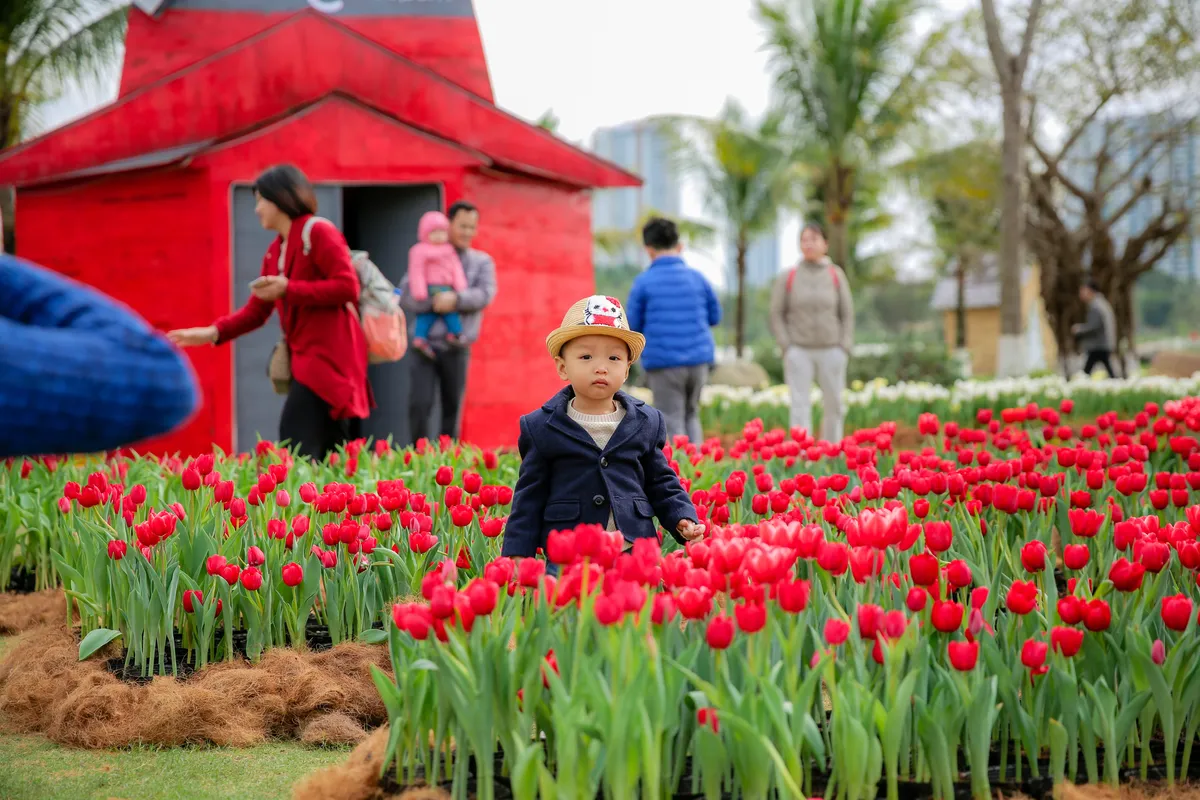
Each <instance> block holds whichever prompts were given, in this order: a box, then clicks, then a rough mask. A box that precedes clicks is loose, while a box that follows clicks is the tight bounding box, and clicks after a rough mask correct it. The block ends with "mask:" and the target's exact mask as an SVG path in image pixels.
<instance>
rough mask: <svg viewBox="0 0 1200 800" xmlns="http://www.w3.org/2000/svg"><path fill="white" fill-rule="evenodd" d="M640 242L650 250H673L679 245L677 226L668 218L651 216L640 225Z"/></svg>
mask: <svg viewBox="0 0 1200 800" xmlns="http://www.w3.org/2000/svg"><path fill="white" fill-rule="evenodd" d="M642 244H644V245H646V247H649V248H650V249H651V250H658V251H660V252H661V251H663V250H674V249H675V248H676V247H678V246H679V228H678V226H676V225H675V223H674V222H672V221H671V220H669V219H664V218H663V217H651V218H650V219H649V220H648V221H647V222H646V224H645V226H643V227H642Z"/></svg>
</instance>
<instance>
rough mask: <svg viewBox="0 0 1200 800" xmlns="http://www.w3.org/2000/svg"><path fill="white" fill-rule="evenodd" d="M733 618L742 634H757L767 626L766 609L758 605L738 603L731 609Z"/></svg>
mask: <svg viewBox="0 0 1200 800" xmlns="http://www.w3.org/2000/svg"><path fill="white" fill-rule="evenodd" d="M733 616H734V617H735V618H736V619H737V626H738V628H739V629H740V630H741V631H742V632H743V633H758V632H759V631H761V630H762V629H763V628H764V627H765V626H766V624H767V608H766V606H764V605H762V604H760V603H739V604H738V605H736V606H735V607H734V609H733Z"/></svg>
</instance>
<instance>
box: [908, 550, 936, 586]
mask: <svg viewBox="0 0 1200 800" xmlns="http://www.w3.org/2000/svg"><path fill="white" fill-rule="evenodd" d="M940 570H941V566H940V564H939V563H938V558H937V556H935V555H931V554H930V553H918V554H917V555H915V556H913V557H912V558H910V559H909V560H908V571H909V573H910V574H911V575H912V579H913V583H914V584H916V585H917V586H932V585H933V584H935V583H937V579H938V573H939V572H940Z"/></svg>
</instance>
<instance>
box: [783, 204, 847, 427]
mask: <svg viewBox="0 0 1200 800" xmlns="http://www.w3.org/2000/svg"><path fill="white" fill-rule="evenodd" d="M828 250H829V245H828V243H827V242H826V241H825V233H824V231H822V230H821V226H819V225H817V224H815V223H809V224H808V225H805V226H804V230H802V231H801V232H800V252H801V254H802V255H803V260H802V261H801V262H800V264H799V265H797V266H796V267H793V268H792V269H790V270H788V271H787V272H783V273H781V274H780V275H779V277H778V278H777V279H776V281H775V289H774V291H773V292H772V293H771V333H772V334H773V335H774V336H775V341H776V342H778V343H779V348H780V350H782V351H783V372H784V376H785V378H786V380H787V385H788V392H789V393H790V394H791V400H792V408H791V424H792V427H798V428H803V429H804V430H806V431H809V432H810V433H811V432H812V385H813V379H814V378H815V379H816V381H817V384H818V385H819V386H820V387H821V408H822V412H823V413H822V419H821V438H822V439H824V440H825V441H828V442H840V441H841V439H842V423H843V420H844V419H845V407H844V405H843V398H842V395H843V393H844V392H845V388H846V364H847V363H848V362H849V359H850V350H851V348H853V346H854V301H853V298H852V297H851V295H850V284H849V282H848V281H847V280H846V273H845V272H843V271H842V268H841V267H839V266H837V265H836V264H834V263H833V262H832V261H830V260H829V258H828V256H826V253H827V252H828Z"/></svg>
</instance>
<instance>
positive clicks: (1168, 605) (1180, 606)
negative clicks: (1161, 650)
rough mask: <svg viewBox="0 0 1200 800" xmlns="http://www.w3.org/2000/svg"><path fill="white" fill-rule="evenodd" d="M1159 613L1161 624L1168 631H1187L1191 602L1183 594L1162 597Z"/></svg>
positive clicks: (1190, 617)
mask: <svg viewBox="0 0 1200 800" xmlns="http://www.w3.org/2000/svg"><path fill="white" fill-rule="evenodd" d="M1159 613H1160V614H1161V615H1162V621H1163V624H1164V625H1166V626H1167V627H1168V628H1169V629H1170V630H1173V631H1183V630H1187V626H1188V623H1189V622H1190V621H1191V619H1192V600H1191V598H1189V597H1188V596H1187V595H1185V594H1176V595H1171V596H1170V597H1164V598H1163V599H1162V607H1161V608H1160V609H1159Z"/></svg>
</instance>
